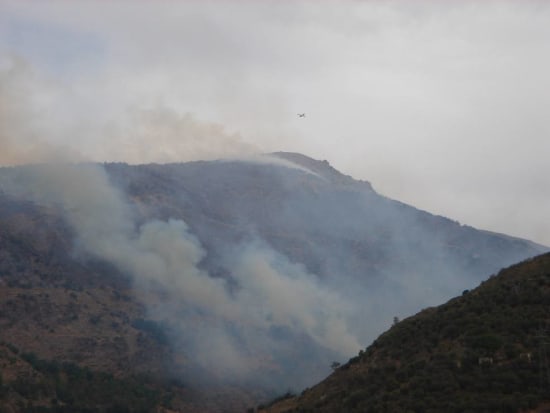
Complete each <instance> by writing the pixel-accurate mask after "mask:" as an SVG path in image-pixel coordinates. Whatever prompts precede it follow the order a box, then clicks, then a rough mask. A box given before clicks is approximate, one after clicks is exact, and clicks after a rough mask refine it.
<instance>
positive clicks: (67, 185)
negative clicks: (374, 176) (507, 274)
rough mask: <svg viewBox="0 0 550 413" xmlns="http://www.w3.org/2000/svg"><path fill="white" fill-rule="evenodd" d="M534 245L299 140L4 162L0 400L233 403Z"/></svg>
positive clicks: (71, 405) (225, 406)
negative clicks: (159, 159)
mask: <svg viewBox="0 0 550 413" xmlns="http://www.w3.org/2000/svg"><path fill="white" fill-rule="evenodd" d="M546 250H547V248H546V247H544V246H540V245H537V244H534V243H532V242H530V241H526V240H521V239H517V238H513V237H509V236H505V235H501V234H494V233H489V232H486V231H480V230H476V229H474V228H472V227H469V226H465V225H461V224H459V223H457V222H455V221H452V220H450V219H448V218H444V217H440V216H434V215H431V214H429V213H427V212H425V211H420V210H418V209H416V208H414V207H411V206H408V205H405V204H403V203H400V202H398V201H394V200H391V199H388V198H386V197H384V196H381V195H380V194H378V193H376V191H375V190H374V189H373V187H372V186H371V184H370V183H368V182H365V181H357V180H355V179H353V178H351V177H349V176H346V175H343V174H341V173H340V172H338V171H337V170H335V169H334V168H332V167H331V166H330V164H328V162H326V161H317V160H314V159H311V158H309V157H307V156H304V155H301V154H294V153H276V154H272V155H270V156H263V157H257V158H253V159H246V160H219V161H208V162H207V161H201V162H190V163H184V164H166V165H157V164H150V165H127V164H120V163H117V164H104V165H98V164H78V165H75V164H57V165H29V166H20V167H13V168H0V342H1V343H0V366H1V373H2V374H1V376H2V381H1V382H0V400H4V401H5V402H3V403H4V405H5V406H7V407H6V408H7V409H11V411H33V409H34V408H38V407H36V406H41V407H40V408H41V409H42V410H41V411H48V410H45V409H50V410H49V411H79V409H80V411H88V410H86V409H92V411H109V409H115V408H119V407H120V406H121V405H127V406H138V405H139V406H144V409H145V410H147V409H148V408H149V407H150V408H153V407H154V406H156V407H159V406H164V407H163V408H165V409H168V410H170V409H171V410H176V411H200V412H218V411H242V410H243V409H244V408H245V407H247V406H252V405H255V404H256V402H257V401H258V400H260V399H265V398H267V397H269V395H273V394H275V393H276V392H280V391H285V390H287V389H289V388H291V389H301V388H303V387H305V386H308V385H311V384H312V383H314V382H315V381H316V380H320V379H321V378H322V377H324V376H326V374H327V373H328V372H329V371H330V364H331V362H332V361H334V360H342V359H343V358H348V357H349V356H351V355H352V354H354V353H356V352H357V351H358V349H359V348H361V347H363V346H364V345H365V344H366V343H369V342H371V341H372V339H374V338H375V337H376V336H377V335H378V334H379V333H380V332H381V331H383V330H384V329H385V328H386V326H388V325H389V324H391V320H392V319H393V317H395V316H398V317H402V316H404V315H407V314H410V313H413V312H415V311H418V310H419V309H421V308H424V307H426V306H429V305H434V304H437V303H439V302H442V301H444V300H446V299H449V298H450V297H452V296H454V295H456V294H458V293H460V292H461V291H463V290H464V289H467V288H470V287H471V286H472V285H476V284H477V283H479V282H480V281H481V280H483V279H484V278H486V277H487V276H488V275H489V274H492V273H495V272H497V271H498V270H499V269H500V268H503V267H505V266H508V265H510V264H512V263H514V262H517V261H520V260H523V259H526V258H528V257H532V256H534V255H538V254H540V253H541V252H544V251H546ZM68 382H71V383H73V384H74V386H72V387H70V386H69V390H73V393H71V392H70V391H68V390H67V388H68V386H67V383H68ZM83 389H85V391H84V390H83ZM113 389H118V390H117V391H116V392H115V393H116V394H118V395H119V396H120V397H119V398H118V399H117V398H116V397H114V395H113ZM121 389H125V390H124V391H122V390H121ZM109 392H110V393H109ZM83 394H86V397H83ZM106 400H108V401H109V402H106ZM117 406H118V407H117ZM25 409H26V410H25ZM63 409H65V410H63ZM94 409H95V410H94ZM134 410H135V409H134ZM8 411H10V410H8Z"/></svg>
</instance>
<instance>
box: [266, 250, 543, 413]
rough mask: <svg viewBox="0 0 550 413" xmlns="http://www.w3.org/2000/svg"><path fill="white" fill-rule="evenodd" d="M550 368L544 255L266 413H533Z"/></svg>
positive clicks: (401, 328) (399, 326) (382, 341)
mask: <svg viewBox="0 0 550 413" xmlns="http://www.w3.org/2000/svg"><path fill="white" fill-rule="evenodd" d="M549 358H550V254H545V255H542V256H540V257H537V258H535V259H531V260H528V261H525V262H522V263H520V264H517V265H514V266H512V267H510V268H507V269H505V270H502V271H501V272H500V273H499V274H498V275H497V276H493V277H491V278H490V279H489V280H487V281H485V282H483V283H482V284H481V285H480V286H479V287H478V288H476V289H475V290H472V291H469V292H468V291H465V292H464V293H463V294H462V296H460V297H458V298H455V299H452V300H450V301H449V302H447V303H446V304H444V305H441V306H439V307H436V308H428V309H426V310H423V311H422V312H420V313H418V314H417V315H415V316H413V317H410V318H407V319H405V320H403V321H400V322H398V323H396V324H395V325H394V326H393V327H392V328H391V329H390V330H388V331H387V332H386V333H384V334H382V335H381V336H380V337H379V338H378V339H377V340H375V341H374V343H373V344H372V345H371V346H369V347H368V348H367V349H366V351H361V352H360V353H359V355H358V356H357V357H354V358H352V359H351V360H350V361H349V362H348V363H346V364H345V365H343V366H341V367H339V368H338V369H337V370H336V371H335V372H334V373H333V374H332V375H331V376H329V377H328V378H327V379H326V380H324V381H323V382H321V383H320V384H318V385H316V386H315V387H313V388H311V389H308V390H306V391H304V392H303V393H302V395H301V396H299V397H296V398H288V399H286V400H284V401H282V402H280V403H278V404H275V405H274V406H271V407H270V408H268V409H266V410H265V411H267V412H272V413H273V412H338V413H342V412H362V413H363V412H364V413H368V412H373V413H374V412H457V413H458V412H499V413H500V412H509V413H513V412H519V411H535V409H536V408H537V407H538V406H542V405H544V404H545V402H547V401H548V400H550V359H549ZM537 411H538V410H537ZM540 411H542V410H540ZM544 411H546V410H544Z"/></svg>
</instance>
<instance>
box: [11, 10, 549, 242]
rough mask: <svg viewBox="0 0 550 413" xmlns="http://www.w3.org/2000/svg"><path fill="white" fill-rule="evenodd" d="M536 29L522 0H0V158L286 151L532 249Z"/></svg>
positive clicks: (535, 15) (545, 88)
mask: <svg viewBox="0 0 550 413" xmlns="http://www.w3.org/2000/svg"><path fill="white" fill-rule="evenodd" d="M549 21H550V3H549V2H544V1H528V0H525V1H519V0H518V1H490V0H488V1H477V2H473V1H445V2H436V1H414V2H413V1H405V0H402V1H328V0H326V1H311V2H307V1H221V0H219V1H200V2H199V1H179V2H178V1H175V0H173V1H169V0H166V1H163V2H149V1H131V2H130V1H128V2H123V1H112V2H103V1H95V2H94V1H78V0H77V1H70V2H68V1H47V0H46V1H9V0H0V164H1V165H13V164H20V163H28V162H37V161H45V160H51V159H67V158H70V159H74V160H93V161H125V162H131V163H142V162H174V161H190V160H197V159H213V158H218V157H225V156H230V157H235V156H242V155H248V154H252V153H256V152H270V151H278V150H283V151H296V152H301V153H304V154H306V155H309V156H311V157H314V158H317V159H326V160H328V161H329V162H330V163H331V164H332V165H333V166H334V167H335V168H337V169H338V170H340V171H341V172H343V173H345V174H349V175H352V176H353V177H354V178H357V179H364V180H368V181H369V182H371V183H372V185H373V186H374V188H375V189H376V190H377V191H378V192H379V193H381V194H383V195H386V196H389V197H391V198H394V199H398V200H400V201H403V202H406V203H408V204H411V205H414V206H416V207H418V208H421V209H424V210H427V211H429V212H432V213H435V214H439V215H444V216H447V217H449V218H452V219H455V220H457V221H459V222H461V223H463V224H467V225H472V226H475V227H477V228H482V229H487V230H491V231H496V232H502V233H507V234H510V235H514V236H520V237H524V238H528V239H531V240H533V241H537V242H540V243H543V244H546V245H550V219H549V216H548V215H549V211H550V162H549V155H550V139H548V138H549V137H550V133H549V132H550V123H549V112H548V110H549V108H550V76H548V73H550V53H549V51H550V24H548V22H549ZM298 113H305V114H306V116H305V117H303V118H302V117H298V116H297V114H298Z"/></svg>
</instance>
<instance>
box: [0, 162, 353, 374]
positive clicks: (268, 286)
mask: <svg viewBox="0 0 550 413" xmlns="http://www.w3.org/2000/svg"><path fill="white" fill-rule="evenodd" d="M16 172H17V173H15V174H13V179H12V181H11V182H3V183H2V184H0V188H1V189H3V190H4V191H7V192H10V193H12V194H14V195H17V196H23V197H25V198H27V199H32V200H34V201H35V202H38V203H41V204H45V205H51V206H58V207H61V208H62V209H63V211H64V212H65V215H66V217H67V220H68V222H69V223H70V224H71V226H72V228H73V229H74V230H75V233H76V245H77V248H78V249H79V250H80V251H81V252H84V253H86V254H88V255H90V256H93V257H95V258H98V259H101V260H104V261H107V262H109V263H111V264H113V265H115V266H116V267H117V268H118V269H119V270H121V271H123V272H124V273H127V274H129V275H131V276H132V279H133V281H134V283H135V286H136V288H138V289H142V290H147V289H153V290H154V291H159V290H160V291H163V292H164V293H165V294H167V295H168V297H169V299H168V301H169V305H166V306H162V305H160V306H157V307H156V308H155V309H151V313H152V314H154V316H155V317H157V318H162V319H164V320H168V322H169V323H170V324H171V325H172V327H175V328H176V331H175V333H176V335H177V334H178V333H179V334H181V335H184V333H185V332H186V331H188V330H189V329H190V328H194V332H193V335H192V336H193V338H192V339H189V337H188V335H187V340H188V341H189V340H191V341H192V343H190V344H189V343H188V344H187V348H185V349H184V350H185V351H189V352H191V354H190V357H191V358H192V359H193V360H194V361H195V362H196V363H198V364H201V365H202V366H203V367H204V368H206V369H207V370H211V371H213V370H214V369H215V370H216V371H218V372H219V374H220V375H223V374H226V375H227V376H226V377H232V378H233V379H235V378H236V377H237V378H239V377H240V378H242V379H250V377H251V375H253V374H255V373H257V368H258V366H259V364H258V363H259V362H258V360H260V359H261V358H262V357H264V358H265V357H266V356H268V355H269V354H270V353H271V352H272V351H276V349H277V347H278V346H280V344H278V343H277V342H275V341H271V340H270V339H269V338H266V337H267V336H268V332H269V331H270V330H271V329H272V328H285V329H287V330H288V331H292V332H293V334H295V335H296V336H307V337H308V338H309V340H311V342H312V343H316V345H317V346H319V347H320V348H324V349H327V350H330V351H331V352H333V353H334V354H337V355H339V356H341V357H349V356H351V355H353V354H354V353H356V352H357V350H358V349H359V348H360V347H361V346H360V344H359V342H358V340H357V338H356V337H355V336H353V335H352V334H351V333H350V332H349V330H348V322H349V321H348V320H350V317H351V316H352V308H351V307H350V306H348V305H347V304H345V302H346V301H345V300H344V299H343V298H342V297H340V296H339V295H338V294H337V293H335V292H333V291H330V290H329V289H327V288H326V287H323V286H322V285H321V284H320V283H319V281H318V279H317V277H316V276H315V275H313V274H309V273H308V272H307V271H306V270H305V269H304V268H303V267H302V266H301V265H297V264H292V263H289V262H288V261H287V259H286V258H285V257H283V256H281V255H280V254H278V253H276V252H275V251H273V250H272V249H271V248H269V247H268V246H266V245H263V244H261V243H260V242H255V243H253V244H247V245H243V246H240V247H236V248H235V249H234V250H233V254H232V258H231V259H230V260H227V264H228V267H229V269H230V270H231V273H232V276H233V281H232V282H234V283H236V286H235V287H233V288H229V286H228V284H227V281H228V280H227V279H224V278H219V277H217V278H216V277H213V276H211V275H210V274H208V273H207V272H206V271H205V270H202V269H200V268H199V263H200V262H201V260H202V259H203V258H204V257H205V254H206V252H205V251H204V250H203V248H202V247H201V245H200V242H199V241H198V239H197V238H196V237H195V236H193V235H192V234H191V233H190V232H189V230H188V227H187V225H186V224H185V222H183V221H182V220H178V219H169V220H167V221H159V220H151V221H148V222H145V223H143V224H141V225H138V224H137V223H136V220H135V219H134V214H133V211H132V208H131V207H130V205H129V204H128V202H127V201H126V200H125V197H124V195H123V194H122V193H121V192H120V191H119V190H117V189H116V188H114V187H113V186H112V185H111V184H110V182H109V179H108V176H107V174H106V172H105V171H104V169H103V168H102V167H100V166H98V165H96V164H78V165H71V164H55V165H54V164H48V165H34V166H30V167H22V168H17V169H16ZM176 314H178V316H177V317H180V319H179V320H177V321H176V322H172V321H171V320H173V319H174V318H177V317H176ZM196 314H200V319H201V320H202V321H200V322H199V323H198V324H197V323H196V318H193V317H195V315H196ZM192 320H193V321H192ZM177 330H179V331H177ZM287 345H288V344H287ZM327 366H328V364H327ZM316 378H319V377H316Z"/></svg>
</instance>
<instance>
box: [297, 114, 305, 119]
mask: <svg viewBox="0 0 550 413" xmlns="http://www.w3.org/2000/svg"><path fill="white" fill-rule="evenodd" d="M298 117H300V118H305V117H306V114H305V113H298Z"/></svg>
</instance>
